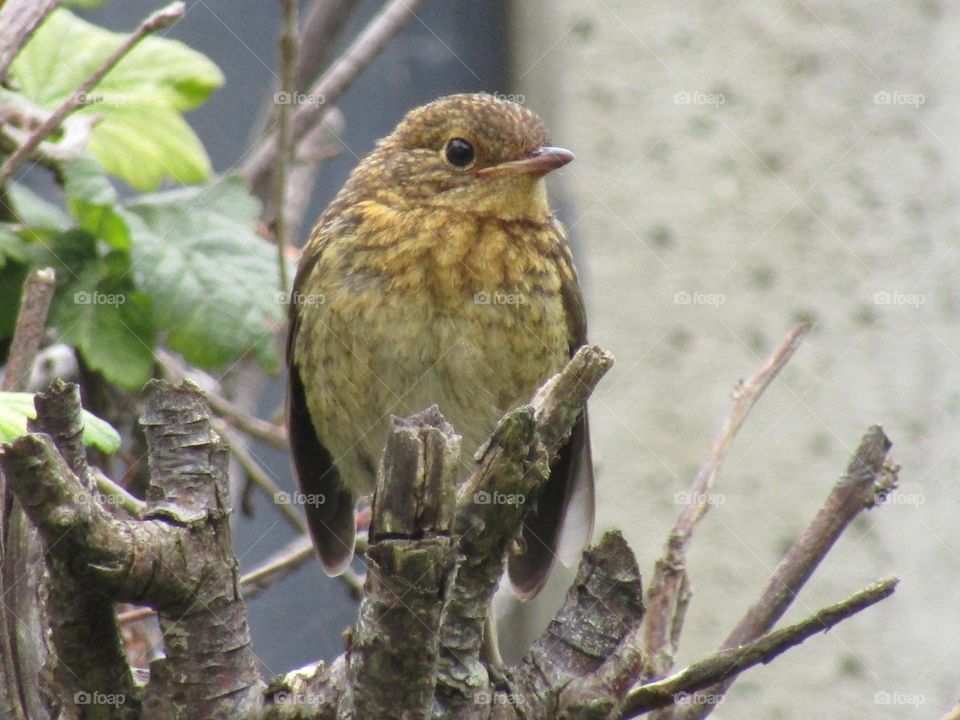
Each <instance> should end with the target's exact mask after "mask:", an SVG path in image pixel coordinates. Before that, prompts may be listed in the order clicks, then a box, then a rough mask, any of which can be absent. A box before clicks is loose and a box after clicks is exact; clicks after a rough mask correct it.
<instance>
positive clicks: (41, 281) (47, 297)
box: [2, 268, 57, 392]
mask: <svg viewBox="0 0 960 720" xmlns="http://www.w3.org/2000/svg"><path fill="white" fill-rule="evenodd" d="M56 285H57V276H56V273H55V272H54V271H53V268H43V269H41V270H34V271H33V272H32V273H30V275H29V276H28V277H27V280H26V282H25V283H24V284H23V295H22V296H21V299H20V313H19V315H18V316H17V326H16V330H14V333H13V342H12V343H11V345H10V353H9V356H8V358H9V359H8V360H7V369H6V372H5V373H4V376H3V385H2V389H3V390H7V391H11V392H12V391H16V390H25V389H26V387H27V383H28V382H29V381H30V370H31V369H32V368H33V360H34V358H36V357H37V352H38V351H39V350H40V342H41V341H42V340H43V330H44V328H45V327H46V324H47V313H48V312H49V311H50V301H51V300H53V291H54V290H55V289H56Z"/></svg>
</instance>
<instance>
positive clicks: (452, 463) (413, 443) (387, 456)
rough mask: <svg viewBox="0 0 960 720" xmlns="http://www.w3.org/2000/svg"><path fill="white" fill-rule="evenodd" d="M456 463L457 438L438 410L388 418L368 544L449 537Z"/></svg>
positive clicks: (458, 451)
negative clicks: (431, 535)
mask: <svg viewBox="0 0 960 720" xmlns="http://www.w3.org/2000/svg"><path fill="white" fill-rule="evenodd" d="M459 463H460V437H459V436H458V435H456V434H455V433H454V430H453V427H452V426H451V425H450V423H448V422H447V421H446V420H445V419H444V417H443V415H441V414H440V409H439V408H438V407H437V406H436V405H434V406H432V407H431V408H429V409H427V410H424V411H423V412H420V413H416V414H415V415H411V416H410V417H408V418H397V417H391V418H390V435H389V436H388V438H387V447H386V450H385V451H384V459H383V461H382V462H381V464H380V474H379V477H378V478H377V492H376V495H375V497H374V506H373V517H372V520H371V524H370V540H371V541H376V539H377V538H378V537H390V536H404V535H405V536H408V537H412V536H415V535H416V534H418V533H441V534H445V535H448V534H449V533H450V526H451V525H452V521H453V503H454V492H455V488H456V481H457V470H458V469H459V467H460V465H459Z"/></svg>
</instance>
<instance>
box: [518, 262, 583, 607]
mask: <svg viewBox="0 0 960 720" xmlns="http://www.w3.org/2000/svg"><path fill="white" fill-rule="evenodd" d="M555 261H556V262H557V264H558V266H559V267H560V269H561V286H560V292H561V297H562V299H563V307H564V311H565V312H566V316H567V328H568V337H569V338H570V356H571V357H572V356H573V354H574V353H575V352H576V351H577V350H578V349H579V348H580V347H581V346H582V345H584V344H585V343H586V342H587V316H586V312H585V311H584V307H583V296H582V295H581V293H580V284H579V282H578V280H577V273H576V270H575V269H574V267H573V258H572V256H571V254H570V249H569V248H568V247H567V245H566V244H565V243H560V244H559V245H558V246H557V250H556V257H555ZM593 515H594V489H593V462H592V460H591V456H590V430H589V425H588V422H587V409H586V407H584V409H583V414H582V415H581V416H580V419H579V420H577V422H576V424H575V425H574V426H573V429H572V430H571V432H570V437H569V438H568V439H567V441H566V443H564V445H563V447H561V448H560V452H559V453H558V455H557V458H556V460H554V461H553V463H552V464H551V465H550V477H549V478H548V479H547V482H546V483H545V484H544V486H543V488H542V490H541V492H540V496H539V497H538V498H537V502H536V505H535V506H534V507H533V508H532V509H531V510H530V511H529V512H528V513H527V515H526V517H525V518H524V521H523V528H522V530H521V535H522V537H523V541H524V547H525V551H524V552H523V553H522V554H519V555H510V558H509V560H508V563H507V570H508V574H509V576H510V582H511V584H512V585H513V588H514V592H515V593H516V595H517V596H518V597H519V598H521V599H522V600H529V599H531V598H533V597H535V596H536V595H537V593H539V592H540V590H541V589H543V586H544V585H545V584H546V582H547V579H548V578H549V577H550V570H551V569H552V568H553V563H554V561H555V559H556V558H557V555H558V554H562V555H566V554H567V553H565V552H562V551H561V550H560V545H561V530H564V529H566V532H564V533H563V536H564V537H563V545H564V547H565V548H567V547H569V548H571V549H572V550H573V551H575V553H576V554H577V555H579V553H580V551H581V550H582V549H583V546H584V545H585V544H586V542H587V541H588V540H589V539H590V537H591V536H592V535H593ZM571 559H572V558H571Z"/></svg>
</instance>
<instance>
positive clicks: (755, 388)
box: [644, 323, 810, 677]
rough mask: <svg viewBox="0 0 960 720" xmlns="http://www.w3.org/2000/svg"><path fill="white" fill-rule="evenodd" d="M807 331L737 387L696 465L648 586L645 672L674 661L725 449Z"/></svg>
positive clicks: (657, 671) (799, 329) (801, 329)
mask: <svg viewBox="0 0 960 720" xmlns="http://www.w3.org/2000/svg"><path fill="white" fill-rule="evenodd" d="M809 331H810V325H809V323H802V324H800V325H797V326H796V327H795V328H793V330H791V331H790V332H789V333H788V334H787V336H786V337H785V338H784V339H783V342H781V343H780V346H779V347H778V348H777V349H776V350H775V351H774V352H773V354H772V355H770V357H769V358H767V360H766V361H765V362H764V364H763V365H762V366H761V367H760V369H759V370H757V371H756V372H755V373H754V374H753V375H752V376H751V377H750V378H749V379H748V380H747V381H746V382H743V383H741V384H740V385H739V386H738V387H737V390H736V393H735V396H734V402H733V406H732V407H731V408H730V412H729V413H728V415H727V416H726V417H725V418H724V420H723V422H722V423H721V425H720V428H719V430H718V431H717V434H716V436H715V437H714V440H713V443H712V444H711V446H710V450H709V451H708V453H707V457H706V458H705V459H704V461H703V464H702V465H701V466H700V469H699V470H698V471H697V475H696V477H695V478H694V481H693V485H692V486H691V488H690V498H691V501H690V503H689V504H687V505H685V506H684V507H683V509H682V510H681V511H680V515H679V517H678V518H677V520H676V522H675V523H674V526H673V529H672V530H671V531H670V535H669V536H668V538H667V543H666V545H665V547H664V549H663V555H662V557H661V558H660V559H659V560H657V564H656V567H655V569H654V574H653V580H652V581H651V583H650V588H649V590H648V592H647V615H646V618H645V628H644V647H645V649H646V654H647V661H648V663H649V667H648V669H647V672H646V676H647V677H656V676H657V675H661V674H663V673H665V672H667V671H668V670H669V669H670V667H672V665H673V655H674V653H675V652H676V644H677V640H678V638H679V636H680V630H681V628H682V625H683V617H684V614H685V612H686V605H687V602H688V601H689V586H688V580H687V572H686V557H687V550H688V548H689V545H690V539H691V538H692V536H693V531H694V529H695V528H696V526H697V524H698V523H699V522H700V520H701V519H703V516H704V515H705V514H706V513H707V510H708V509H709V507H710V502H709V498H710V489H711V488H712V487H713V481H714V479H715V478H716V476H717V473H718V472H719V470H720V467H721V465H723V461H724V459H725V458H726V455H727V451H728V450H729V449H730V445H731V444H732V443H733V439H734V437H736V434H737V432H738V431H739V430H740V428H741V426H742V425H743V422H744V420H746V418H747V415H748V414H749V413H750V410H751V409H752V408H753V406H754V405H755V404H756V402H757V400H759V399H760V396H761V395H762V394H763V392H764V390H766V389H767V387H768V386H769V385H770V383H771V382H772V381H773V379H774V378H775V377H776V376H777V374H778V373H779V372H780V370H781V369H782V368H783V366H784V365H786V364H787V362H788V361H789V360H790V358H791V357H792V356H793V353H794V352H796V350H797V348H798V347H799V346H800V343H801V342H802V341H803V339H804V337H806V335H807V333H808V332H809Z"/></svg>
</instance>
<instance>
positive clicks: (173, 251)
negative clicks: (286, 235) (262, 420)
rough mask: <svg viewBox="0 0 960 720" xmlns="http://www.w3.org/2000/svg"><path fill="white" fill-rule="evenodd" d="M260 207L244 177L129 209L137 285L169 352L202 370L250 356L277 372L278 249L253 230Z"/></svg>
mask: <svg viewBox="0 0 960 720" xmlns="http://www.w3.org/2000/svg"><path fill="white" fill-rule="evenodd" d="M259 210H260V208H259V203H258V202H257V200H256V199H255V198H253V197H252V196H251V195H250V194H249V193H248V192H247V190H246V186H245V184H244V182H243V181H242V180H241V179H240V178H235V177H234V178H224V179H221V180H219V181H217V182H215V183H213V184H211V185H208V186H203V187H197V188H182V189H178V190H172V191H170V192H164V193H159V194H156V195H151V196H146V197H142V198H139V199H137V200H135V201H133V202H131V203H129V204H128V205H127V206H126V211H125V212H126V215H127V217H128V224H129V226H130V230H131V239H132V241H133V267H134V268H135V273H136V275H137V278H136V284H137V287H139V288H140V289H142V290H144V291H145V292H147V293H149V294H150V295H151V297H152V298H153V301H154V305H153V308H154V311H155V316H154V317H155V319H156V325H157V328H158V329H160V330H165V331H166V332H167V342H168V344H169V345H170V347H171V348H172V349H174V350H176V351H178V352H180V353H182V354H183V355H184V357H186V359H187V360H188V361H189V362H191V363H194V364H196V365H200V366H202V367H208V368H212V367H218V366H222V365H224V364H226V363H229V362H233V361H235V360H237V359H238V358H240V357H242V356H243V355H244V354H245V353H247V352H249V351H252V352H253V353H254V355H255V357H256V358H257V360H258V362H260V364H261V365H262V366H263V367H264V368H265V369H266V370H268V371H269V372H275V371H276V370H277V368H278V367H279V357H278V354H277V347H276V341H275V337H274V335H275V333H276V331H277V329H278V328H279V327H280V326H281V324H282V321H283V311H284V307H283V304H282V303H281V302H279V300H278V294H277V290H276V277H277V253H276V249H275V248H273V247H272V246H271V245H269V244H268V243H266V242H264V241H263V239H262V238H260V237H259V236H258V235H257V234H256V233H255V232H254V226H255V221H256V218H257V217H258V215H259Z"/></svg>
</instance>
